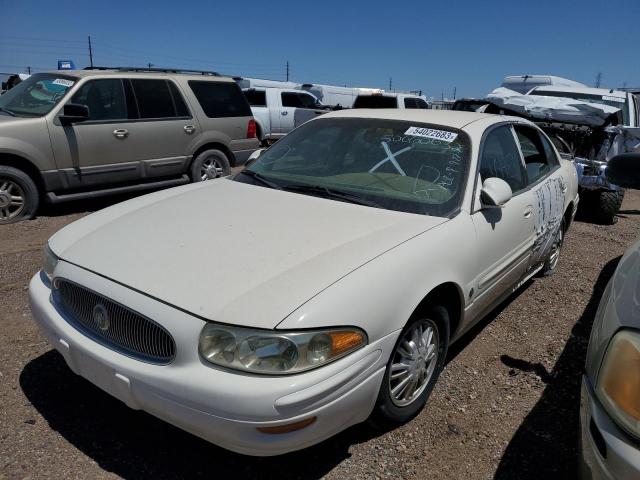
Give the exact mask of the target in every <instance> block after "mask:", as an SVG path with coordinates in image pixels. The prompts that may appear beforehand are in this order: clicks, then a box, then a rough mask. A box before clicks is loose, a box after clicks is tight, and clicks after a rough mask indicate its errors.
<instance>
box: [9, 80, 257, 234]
mask: <svg viewBox="0 0 640 480" xmlns="http://www.w3.org/2000/svg"><path fill="white" fill-rule="evenodd" d="M255 133H256V125H255V122H254V120H253V117H252V115H251V109H250V107H249V104H248V103H247V100H246V99H245V97H244V95H243V94H242V91H241V90H240V87H238V85H237V84H236V82H235V81H233V80H232V79H231V78H226V77H220V76H217V74H215V73H213V72H199V73H196V72H182V71H168V70H162V71H160V70H152V69H149V70H141V69H124V68H123V69H112V70H106V69H91V70H79V71H73V72H51V73H37V74H35V75H32V76H31V77H29V78H28V79H27V80H25V81H23V82H22V83H20V84H19V85H17V86H16V87H15V88H13V89H11V90H10V91H8V92H7V93H5V94H3V95H2V96H0V224H4V223H12V222H15V221H18V220H22V219H26V218H31V217H32V216H33V215H34V214H35V212H36V210H37V208H38V204H39V202H40V200H41V199H45V200H47V201H49V202H53V203H56V202H61V201H65V200H75V199H80V198H88V197H96V196H102V195H108V194H112V193H120V192H129V191H135V190H142V189H150V188H158V187H169V186H174V185H180V184H183V183H188V182H190V181H191V182H197V181H202V180H207V179H211V178H217V177H220V176H224V175H228V174H229V173H230V169H231V167H232V166H235V165H239V164H242V163H244V162H245V161H246V160H247V158H248V157H249V155H251V153H253V151H255V150H256V149H257V148H258V146H259V143H258V140H257V139H256V135H255Z"/></svg>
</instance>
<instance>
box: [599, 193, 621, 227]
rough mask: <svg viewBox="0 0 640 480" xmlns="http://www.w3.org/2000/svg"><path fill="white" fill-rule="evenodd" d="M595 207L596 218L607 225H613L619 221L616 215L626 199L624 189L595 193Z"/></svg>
mask: <svg viewBox="0 0 640 480" xmlns="http://www.w3.org/2000/svg"><path fill="white" fill-rule="evenodd" d="M594 195H595V198H594V203H595V205H594V209H593V213H594V216H595V219H596V220H597V221H599V222H600V223H603V224H605V225H613V224H614V223H616V222H617V221H618V217H617V216H616V215H617V214H618V212H619V211H620V207H621V206H622V201H623V200H624V190H616V191H610V190H603V191H601V192H595V193H594Z"/></svg>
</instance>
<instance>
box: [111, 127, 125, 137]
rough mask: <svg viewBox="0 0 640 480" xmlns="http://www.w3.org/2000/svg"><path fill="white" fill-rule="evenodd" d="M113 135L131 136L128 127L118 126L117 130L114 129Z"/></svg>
mask: <svg viewBox="0 0 640 480" xmlns="http://www.w3.org/2000/svg"><path fill="white" fill-rule="evenodd" d="M113 135H114V136H115V137H116V138H127V137H128V136H129V130H127V129H126V128H118V129H117V130H114V131H113Z"/></svg>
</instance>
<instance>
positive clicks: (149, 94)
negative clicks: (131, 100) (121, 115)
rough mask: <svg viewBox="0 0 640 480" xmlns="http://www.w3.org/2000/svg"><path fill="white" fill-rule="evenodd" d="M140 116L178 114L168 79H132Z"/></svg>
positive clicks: (165, 116)
mask: <svg viewBox="0 0 640 480" xmlns="http://www.w3.org/2000/svg"><path fill="white" fill-rule="evenodd" d="M131 85H132V86H133V91H134V93H135V95H136V100H137V103H138V109H139V111H140V118H168V117H175V116H177V114H176V110H175V106H174V103H173V98H172V96H171V91H170V90H169V84H168V82H167V81H166V80H150V79H132V80H131Z"/></svg>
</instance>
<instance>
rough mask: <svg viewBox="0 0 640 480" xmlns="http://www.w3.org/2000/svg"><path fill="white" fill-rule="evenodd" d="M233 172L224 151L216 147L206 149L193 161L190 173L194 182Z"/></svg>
mask: <svg viewBox="0 0 640 480" xmlns="http://www.w3.org/2000/svg"><path fill="white" fill-rule="evenodd" d="M230 174H231V164H230V163H229V159H228V158H227V156H226V155H225V153H224V152H222V151H220V150H216V149H211V150H205V151H204V152H202V153H200V154H199V155H198V156H197V157H196V158H195V159H194V160H193V162H192V163H191V169H190V171H189V175H190V177H191V181H192V182H203V181H205V180H213V179H216V178H220V177H226V176H228V175H230Z"/></svg>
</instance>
